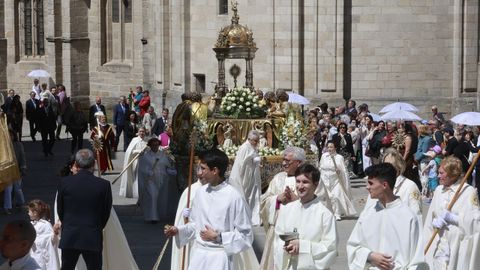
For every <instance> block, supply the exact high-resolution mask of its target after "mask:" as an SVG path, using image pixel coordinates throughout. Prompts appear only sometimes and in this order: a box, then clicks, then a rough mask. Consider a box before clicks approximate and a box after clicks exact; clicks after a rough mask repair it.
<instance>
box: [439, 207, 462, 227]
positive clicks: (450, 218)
mask: <svg viewBox="0 0 480 270" xmlns="http://www.w3.org/2000/svg"><path fill="white" fill-rule="evenodd" d="M441 216H442V218H443V219H444V220H445V221H446V222H447V223H448V224H453V225H458V220H459V217H458V215H457V214H454V213H452V212H450V211H447V210H445V211H444V212H443V213H442V215H441Z"/></svg>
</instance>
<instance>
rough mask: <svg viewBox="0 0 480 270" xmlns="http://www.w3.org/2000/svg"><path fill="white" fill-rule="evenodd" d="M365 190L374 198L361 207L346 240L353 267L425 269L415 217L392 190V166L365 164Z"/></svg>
mask: <svg viewBox="0 0 480 270" xmlns="http://www.w3.org/2000/svg"><path fill="white" fill-rule="evenodd" d="M365 174H366V175H367V176H368V182H367V190H368V192H369V193H370V196H371V197H372V199H375V200H377V201H376V203H375V204H371V205H369V206H367V207H365V209H364V210H363V212H362V213H361V214H360V217H359V218H358V221H357V224H355V227H354V228H353V231H352V234H351V235H350V238H349V239H348V241H347V256H348V266H349V268H350V269H351V270H353V269H359V270H360V269H362V270H363V269H382V270H383V269H385V270H387V269H428V265H427V264H426V263H425V257H424V256H423V245H422V237H421V226H420V222H419V220H418V217H417V215H416V214H415V213H413V211H412V210H411V209H410V208H409V207H408V206H407V205H406V204H405V203H403V202H402V201H401V200H400V198H398V197H397V196H395V195H394V194H393V188H394V186H395V178H396V174H397V172H396V170H395V168H394V167H393V165H391V164H389V163H380V164H378V165H373V166H370V167H368V168H367V170H366V171H365Z"/></svg>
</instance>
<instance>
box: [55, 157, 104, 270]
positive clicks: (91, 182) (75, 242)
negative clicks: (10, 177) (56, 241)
mask: <svg viewBox="0 0 480 270" xmlns="http://www.w3.org/2000/svg"><path fill="white" fill-rule="evenodd" d="M73 166H74V170H78V172H77V173H76V174H74V175H71V176H67V177H65V178H63V179H62V180H61V182H60V186H59V188H58V197H57V209H58V217H59V219H60V221H61V230H62V234H61V235H62V238H61V239H60V246H59V247H60V248H61V249H62V269H63V270H70V269H72V270H73V269H75V266H76V264H77V261H78V257H79V256H80V254H81V255H82V256H83V258H84V260H85V263H86V264H87V268H88V269H89V270H97V269H98V270H100V269H102V249H103V229H104V228H105V225H107V221H108V218H109V217H110V210H111V209H112V189H111V186H110V183H109V182H108V181H107V180H104V179H102V178H99V177H95V176H94V175H93V171H94V167H95V156H94V154H93V152H92V151H91V150H89V149H81V150H79V151H78V152H77V154H76V155H75V163H74V165H73Z"/></svg>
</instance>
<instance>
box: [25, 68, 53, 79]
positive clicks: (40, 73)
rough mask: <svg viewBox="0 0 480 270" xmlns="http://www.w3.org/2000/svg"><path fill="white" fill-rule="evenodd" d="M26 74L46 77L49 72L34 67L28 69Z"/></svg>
mask: <svg viewBox="0 0 480 270" xmlns="http://www.w3.org/2000/svg"><path fill="white" fill-rule="evenodd" d="M27 76H28V77H31V78H48V77H50V73H48V72H47V71H46V70H43V69H34V70H32V71H30V73H28V75H27Z"/></svg>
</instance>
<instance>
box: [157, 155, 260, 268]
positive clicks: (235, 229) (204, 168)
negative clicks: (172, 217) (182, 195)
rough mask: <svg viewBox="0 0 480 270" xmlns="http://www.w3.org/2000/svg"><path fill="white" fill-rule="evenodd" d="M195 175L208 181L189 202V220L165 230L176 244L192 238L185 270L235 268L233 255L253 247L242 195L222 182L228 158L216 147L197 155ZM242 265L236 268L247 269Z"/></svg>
mask: <svg viewBox="0 0 480 270" xmlns="http://www.w3.org/2000/svg"><path fill="white" fill-rule="evenodd" d="M199 158H200V165H199V168H198V171H197V176H198V177H200V178H204V179H205V181H206V182H207V183H208V184H206V185H204V186H202V187H200V188H199V189H198V190H197V192H196V194H195V198H194V199H193V202H192V205H193V207H192V209H191V212H190V222H189V223H187V224H185V225H180V226H178V227H177V226H171V227H168V228H166V229H165V234H166V235H167V236H169V237H171V236H175V243H176V245H178V246H179V247H182V246H185V245H186V244H188V243H190V241H191V240H195V243H194V247H193V249H192V251H191V256H190V262H189V267H188V269H191V270H193V269H195V270H203V269H205V270H207V269H208V270H210V269H216V270H217V269H218V270H222V269H225V270H237V268H236V267H235V264H234V257H235V256H234V255H236V254H239V253H241V252H242V251H245V250H247V249H249V248H251V247H252V242H253V233H252V224H251V214H250V209H249V208H248V205H247V203H246V202H245V200H244V199H243V197H242V195H241V194H240V193H239V192H238V191H237V190H236V189H235V188H234V187H232V186H231V185H230V184H228V183H227V182H226V181H225V172H226V170H227V167H228V163H229V161H228V157H227V155H226V154H225V153H223V152H222V151H220V150H218V149H213V150H210V151H207V152H204V153H202V154H201V155H200V157H199ZM248 267H249V266H243V268H241V269H238V270H242V269H250V268H248Z"/></svg>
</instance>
